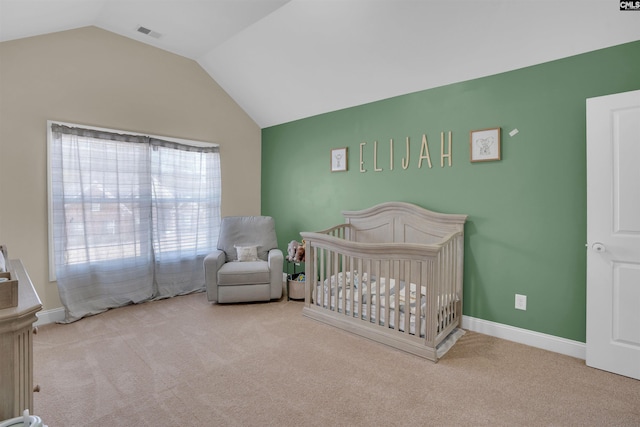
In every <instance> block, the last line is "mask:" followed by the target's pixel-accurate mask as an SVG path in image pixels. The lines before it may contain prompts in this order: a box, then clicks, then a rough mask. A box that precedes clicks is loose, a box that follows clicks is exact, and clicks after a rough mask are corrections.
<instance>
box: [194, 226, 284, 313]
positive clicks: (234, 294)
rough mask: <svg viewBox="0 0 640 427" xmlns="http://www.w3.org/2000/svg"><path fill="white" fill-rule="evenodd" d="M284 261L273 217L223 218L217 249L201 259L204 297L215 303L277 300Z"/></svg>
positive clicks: (280, 289) (280, 287)
mask: <svg viewBox="0 0 640 427" xmlns="http://www.w3.org/2000/svg"><path fill="white" fill-rule="evenodd" d="M283 260H284V257H283V254H282V251H281V250H280V249H278V240H277V238H276V228H275V221H274V220H273V218H271V217H268V216H234V217H225V218H222V222H221V224H220V237H219V238H218V250H216V251H214V252H212V253H210V254H209V255H207V257H206V258H205V259H204V275H205V284H206V287H207V298H208V299H209V301H212V302H214V301H215V302H218V303H230V302H250V301H269V300H273V299H280V297H282V285H283V279H282V277H283V273H282V264H283Z"/></svg>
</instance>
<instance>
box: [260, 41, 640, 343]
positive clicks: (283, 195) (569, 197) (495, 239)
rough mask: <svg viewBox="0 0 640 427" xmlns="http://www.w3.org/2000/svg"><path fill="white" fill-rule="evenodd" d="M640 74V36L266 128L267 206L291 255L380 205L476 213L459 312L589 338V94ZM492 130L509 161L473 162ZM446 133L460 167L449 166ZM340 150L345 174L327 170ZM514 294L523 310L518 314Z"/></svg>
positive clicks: (636, 85)
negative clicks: (472, 151)
mask: <svg viewBox="0 0 640 427" xmlns="http://www.w3.org/2000/svg"><path fill="white" fill-rule="evenodd" d="M434 66H437V62H434ZM425 72H428V70H425ZM639 76H640V41H637V42H632V43H627V44H624V45H620V46H615V47H611V48H607V49H602V50H598V51H594V52H589V53H586V54H581V55H577V56H573V57H569V58H565V59H561V60H557V61H553V62H549V63H545V64H541V65H537V66H532V67H527V68H523V69H519V70H515V71H510V72H506V73H502V74H497V75H493V76H489V77H484V78H480V79H475V80H470V81H465V82H461V83H456V84H451V85H447V86H443V87H438V88H435V89H428V90H425V91H421V92H416V93H412V94H408V95H403V96H398V97H394V98H391V99H386V100H382V101H378V102H374V103H370V104H366V105H361V106H357V107H353V108H348V109H344V110H339V111H335V112H331V113H327V114H322V115H318V116H314V117H310V118H307V119H302V120H298V121H295V122H290V123H286V124H282V125H278V126H273V127H269V128H266V129H263V130H262V213H263V214H264V215H271V216H273V217H274V218H275V220H276V226H277V233H278V241H279V244H280V246H281V248H282V249H283V251H286V247H287V243H288V242H289V241H290V240H293V239H295V240H300V235H299V232H300V231H316V230H320V229H323V228H327V227H329V226H333V225H336V224H339V223H342V222H343V219H342V216H341V211H343V210H353V209H362V208H366V207H369V206H372V205H374V204H377V203H381V202H386V201H405V202H411V203H415V204H417V205H420V206H423V207H425V208H428V209H431V210H434V211H439V212H445V213H460V214H467V215H469V219H468V222H467V224H466V227H465V268H464V309H463V311H464V314H465V315H467V316H472V317H475V318H479V319H484V320H488V321H492V322H497V323H501V324H506V325H511V326H515V327H519V328H524V329H528V330H532V331H537V332H541V333H545V334H550V335H554V336H558V337H563V338H567V339H571V340H576V341H580V342H585V336H586V330H585V328H586V324H585V323H586V250H585V243H586V121H585V113H586V110H585V101H586V99H587V98H591V97H596V96H602V95H607V94H612V93H617V92H626V91H630V90H636V89H640V77H639ZM390 78H393V77H392V76H390ZM309 102H313V100H309ZM492 127H501V129H502V131H501V139H502V160H500V161H493V162H482V163H471V162H470V161H469V132H470V131H471V130H477V129H485V128H492ZM512 129H518V131H519V133H517V134H516V135H515V136H513V137H512V136H510V135H509V132H510V131H511V130H512ZM449 131H451V135H452V152H451V156H452V166H451V167H449V166H448V163H447V162H446V161H445V167H441V166H440V154H441V153H440V134H441V132H445V145H446V141H447V134H448V132H449ZM423 135H426V136H427V140H428V144H429V154H430V157H431V161H432V168H429V167H428V165H427V161H426V159H425V160H423V164H422V167H421V168H418V158H419V156H420V151H421V141H422V136H423ZM407 137H409V139H410V163H409V167H408V168H407V169H403V168H402V166H401V162H402V159H403V157H406V154H405V152H406V149H405V140H406V138H407ZM390 139H393V140H394V167H393V170H390V165H389V163H390V153H389V151H390V148H389V140H390ZM374 141H378V150H377V167H378V168H382V169H383V170H382V171H374ZM361 142H366V145H365V147H364V150H363V161H364V168H365V169H366V170H367V172H365V173H362V172H360V171H359V170H360V143H361ZM339 147H348V150H349V158H348V168H349V170H348V171H347V172H333V173H331V172H330V150H331V149H332V148H339ZM516 293H518V294H524V295H526V296H527V310H526V311H521V310H516V309H515V308H514V298H515V294H516Z"/></svg>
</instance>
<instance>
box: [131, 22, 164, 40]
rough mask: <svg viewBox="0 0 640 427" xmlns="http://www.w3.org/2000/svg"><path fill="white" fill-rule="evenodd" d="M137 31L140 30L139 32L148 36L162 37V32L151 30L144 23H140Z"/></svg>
mask: <svg viewBox="0 0 640 427" xmlns="http://www.w3.org/2000/svg"><path fill="white" fill-rule="evenodd" d="M136 31H138V32H139V33H142V34H146V35H147V36H151V37H153V38H156V39H159V38H160V37H162V34H160V33H157V32H155V31H153V30H150V29H148V28H145V27H143V26H142V25H139V26H138V28H137V29H136Z"/></svg>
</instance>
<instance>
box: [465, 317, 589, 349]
mask: <svg viewBox="0 0 640 427" xmlns="http://www.w3.org/2000/svg"><path fill="white" fill-rule="evenodd" d="M462 328H463V329H467V330H469V331H473V332H478V333H481V334H485V335H490V336H492V337H496V338H502V339H505V340H508V341H514V342H517V343H520V344H525V345H530V346H532V347H537V348H541V349H544V350H549V351H553V352H556V353H560V354H564V355H567V356H571V357H576V358H578V359H583V360H584V359H586V352H587V347H586V344H585V343H582V342H579V341H573V340H568V339H566V338H560V337H556V336H553V335H547V334H542V333H540V332H534V331H530V330H527V329H521V328H516V327H513V326H509V325H503V324H501V323H495V322H489V321H488V320H482V319H476V318H475V317H470V316H462Z"/></svg>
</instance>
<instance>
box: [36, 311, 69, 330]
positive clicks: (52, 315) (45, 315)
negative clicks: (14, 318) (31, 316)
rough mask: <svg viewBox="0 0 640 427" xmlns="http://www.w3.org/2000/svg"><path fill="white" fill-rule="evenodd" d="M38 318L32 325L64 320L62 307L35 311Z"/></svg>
mask: <svg viewBox="0 0 640 427" xmlns="http://www.w3.org/2000/svg"><path fill="white" fill-rule="evenodd" d="M36 316H38V320H37V321H36V323H35V324H34V326H42V325H46V324H48V323H55V322H58V321H61V320H64V307H58V308H54V309H51V310H43V311H40V312H38V313H36Z"/></svg>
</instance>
